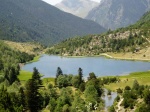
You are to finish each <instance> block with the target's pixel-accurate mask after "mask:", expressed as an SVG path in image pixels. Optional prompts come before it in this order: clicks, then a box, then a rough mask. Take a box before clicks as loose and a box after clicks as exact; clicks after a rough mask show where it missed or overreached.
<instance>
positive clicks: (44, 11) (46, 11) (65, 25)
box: [0, 0, 105, 45]
mask: <svg viewBox="0 0 150 112" xmlns="http://www.w3.org/2000/svg"><path fill="white" fill-rule="evenodd" d="M0 11H1V12H0V32H1V36H0V38H1V39H6V40H7V39H8V40H13V41H21V42H26V41H38V42H40V43H42V44H45V45H50V44H54V43H57V42H60V41H62V40H63V39H66V38H68V37H73V36H76V35H86V34H91V33H101V32H103V31H105V29H104V28H102V27H101V26H99V25H98V24H97V23H94V22H92V21H87V20H84V19H81V18H78V17H76V16H73V15H71V14H68V13H65V12H63V11H60V10H59V9H57V8H55V7H53V6H51V5H49V4H47V3H45V2H43V1H41V0H3V1H1V3H0Z"/></svg>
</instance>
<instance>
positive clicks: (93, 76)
mask: <svg viewBox="0 0 150 112" xmlns="http://www.w3.org/2000/svg"><path fill="white" fill-rule="evenodd" d="M91 79H97V78H96V76H95V74H94V73H93V72H92V73H90V74H89V77H88V80H91Z"/></svg>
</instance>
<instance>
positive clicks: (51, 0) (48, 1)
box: [43, 0, 100, 5]
mask: <svg viewBox="0 0 150 112" xmlns="http://www.w3.org/2000/svg"><path fill="white" fill-rule="evenodd" d="M43 1H45V2H47V3H49V4H51V5H55V4H57V3H59V2H61V1H62V0H43ZM92 1H96V2H99V1H100V0H92Z"/></svg>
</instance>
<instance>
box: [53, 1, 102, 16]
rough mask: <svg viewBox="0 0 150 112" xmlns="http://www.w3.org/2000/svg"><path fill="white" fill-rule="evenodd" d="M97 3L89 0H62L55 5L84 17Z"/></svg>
mask: <svg viewBox="0 0 150 112" xmlns="http://www.w3.org/2000/svg"><path fill="white" fill-rule="evenodd" d="M98 5H99V3H97V2H94V1H91V0H63V1H62V2H61V3H58V4H56V5H55V6H56V7H57V8H59V9H61V10H63V11H65V12H68V13H71V14H73V15H76V16H79V17H82V18H85V17H86V16H87V15H88V13H89V11H90V10H92V9H93V8H95V7H96V6H98Z"/></svg>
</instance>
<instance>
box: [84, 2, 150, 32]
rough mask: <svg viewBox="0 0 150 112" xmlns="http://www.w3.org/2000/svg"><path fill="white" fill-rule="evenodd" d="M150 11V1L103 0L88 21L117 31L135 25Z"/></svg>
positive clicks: (91, 12) (90, 14) (90, 13)
mask: <svg viewBox="0 0 150 112" xmlns="http://www.w3.org/2000/svg"><path fill="white" fill-rule="evenodd" d="M149 9H150V0H102V1H101V4H100V5H99V6H98V7H96V8H94V9H93V10H92V11H90V12H89V14H88V16H87V17H86V19H90V20H93V21H95V22H97V23H99V24H100V25H102V26H103V27H105V28H107V29H116V28H120V27H125V26H128V25H130V24H133V23H135V22H136V21H138V20H139V19H140V18H141V16H142V15H143V14H144V13H145V12H147V11H148V10H149Z"/></svg>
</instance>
